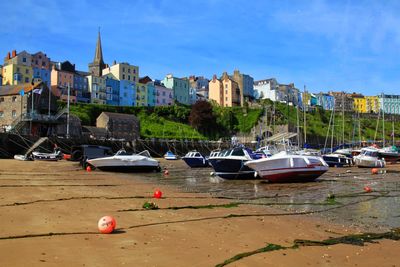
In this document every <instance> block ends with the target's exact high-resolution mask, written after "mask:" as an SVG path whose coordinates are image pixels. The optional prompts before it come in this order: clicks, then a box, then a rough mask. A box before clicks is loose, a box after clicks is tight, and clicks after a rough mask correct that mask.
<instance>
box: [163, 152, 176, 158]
mask: <svg viewBox="0 0 400 267" xmlns="http://www.w3.org/2000/svg"><path fill="white" fill-rule="evenodd" d="M164 159H166V160H177V159H178V157H177V156H176V155H175V154H174V153H172V151H167V153H165V155H164Z"/></svg>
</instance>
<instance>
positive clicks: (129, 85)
mask: <svg viewBox="0 0 400 267" xmlns="http://www.w3.org/2000/svg"><path fill="white" fill-rule="evenodd" d="M119 105H120V106H130V107H131V106H135V105H136V83H135V82H132V81H127V80H120V81H119Z"/></svg>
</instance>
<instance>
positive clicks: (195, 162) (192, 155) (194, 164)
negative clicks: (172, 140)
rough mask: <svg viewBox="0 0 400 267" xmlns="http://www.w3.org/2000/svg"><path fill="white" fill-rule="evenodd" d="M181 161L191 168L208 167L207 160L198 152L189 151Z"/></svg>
mask: <svg viewBox="0 0 400 267" xmlns="http://www.w3.org/2000/svg"><path fill="white" fill-rule="evenodd" d="M182 159H183V161H185V163H186V164H187V165H188V166H189V167H191V168H200V167H209V166H210V165H209V164H208V158H207V157H205V156H204V155H202V154H201V153H200V152H198V151H190V152H188V153H187V154H186V155H185V156H184V157H182Z"/></svg>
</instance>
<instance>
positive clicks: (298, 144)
mask: <svg viewBox="0 0 400 267" xmlns="http://www.w3.org/2000/svg"><path fill="white" fill-rule="evenodd" d="M296 116H297V146H298V147H299V148H300V120H299V101H297V105H296Z"/></svg>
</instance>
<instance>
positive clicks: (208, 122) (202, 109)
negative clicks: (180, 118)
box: [189, 100, 216, 134]
mask: <svg viewBox="0 0 400 267" xmlns="http://www.w3.org/2000/svg"><path fill="white" fill-rule="evenodd" d="M189 123H190V125H191V126H192V127H193V128H195V129H197V130H198V131H199V132H201V133H205V134H210V133H211V132H213V130H214V129H215V126H216V118H215V115H214V113H213V108H212V105H211V104H210V103H209V102H207V101H204V100H201V101H197V102H196V103H195V104H194V105H193V106H192V110H191V111H190V115H189Z"/></svg>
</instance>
